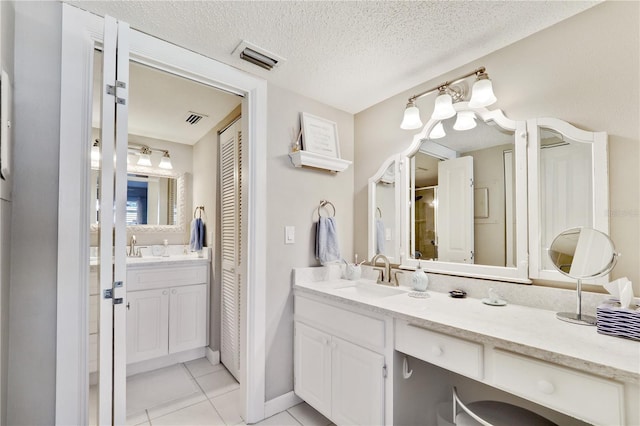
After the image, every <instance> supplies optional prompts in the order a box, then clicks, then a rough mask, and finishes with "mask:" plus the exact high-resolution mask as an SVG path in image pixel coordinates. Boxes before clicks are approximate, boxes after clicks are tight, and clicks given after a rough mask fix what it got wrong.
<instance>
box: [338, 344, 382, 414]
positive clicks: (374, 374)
mask: <svg viewBox="0 0 640 426" xmlns="http://www.w3.org/2000/svg"><path fill="white" fill-rule="evenodd" d="M331 346H332V349H333V351H332V357H331V367H332V374H331V383H332V395H333V399H332V417H331V420H333V421H334V422H335V423H336V424H338V425H382V424H384V380H385V379H384V371H383V369H384V356H383V355H380V354H377V353H375V352H371V351H370V350H367V349H364V348H361V347H360V346H356V345H354V344H352V343H349V342H347V341H345V340H342V339H338V338H337V337H333V339H332V341H331Z"/></svg>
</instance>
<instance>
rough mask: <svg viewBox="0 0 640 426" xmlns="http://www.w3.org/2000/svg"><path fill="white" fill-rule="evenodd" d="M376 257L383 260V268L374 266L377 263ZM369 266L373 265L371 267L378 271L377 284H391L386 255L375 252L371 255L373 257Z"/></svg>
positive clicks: (389, 264) (389, 265) (389, 266)
mask: <svg viewBox="0 0 640 426" xmlns="http://www.w3.org/2000/svg"><path fill="white" fill-rule="evenodd" d="M378 259H382V260H383V261H384V268H380V267H378V266H376V264H377V263H378ZM371 266H373V269H375V270H377V271H380V276H379V277H378V284H387V285H393V283H392V282H391V263H390V262H389V259H388V258H387V256H385V255H384V254H382V253H378V254H376V255H375V256H373V259H371Z"/></svg>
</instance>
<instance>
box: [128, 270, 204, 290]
mask: <svg viewBox="0 0 640 426" xmlns="http://www.w3.org/2000/svg"><path fill="white" fill-rule="evenodd" d="M207 274H208V268H207V265H197V266H166V267H165V266H154V267H151V268H135V269H133V268H129V269H127V291H136V290H153V289H158V288H167V287H178V286H183V285H193V284H206V283H207V282H208V281H207Z"/></svg>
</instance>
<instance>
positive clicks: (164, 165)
mask: <svg viewBox="0 0 640 426" xmlns="http://www.w3.org/2000/svg"><path fill="white" fill-rule="evenodd" d="M158 167H160V168H161V169H167V170H171V169H173V165H172V164H171V157H169V154H168V153H167V154H164V155H163V156H162V158H161V159H160V164H158Z"/></svg>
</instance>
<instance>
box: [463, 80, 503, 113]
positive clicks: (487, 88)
mask: <svg viewBox="0 0 640 426" xmlns="http://www.w3.org/2000/svg"><path fill="white" fill-rule="evenodd" d="M496 100H497V99H496V95H494V94H493V84H492V83H491V80H489V78H488V77H485V78H483V79H480V80H477V81H476V82H475V83H473V87H472V88H471V99H470V100H469V107H470V108H480V107H487V106H489V105H491V104H493V103H494V102H495V101H496Z"/></svg>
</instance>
